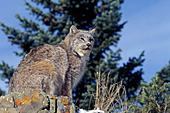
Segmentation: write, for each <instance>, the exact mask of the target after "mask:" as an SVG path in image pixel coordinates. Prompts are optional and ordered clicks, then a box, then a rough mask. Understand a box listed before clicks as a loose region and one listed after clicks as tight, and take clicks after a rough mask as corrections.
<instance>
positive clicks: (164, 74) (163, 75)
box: [157, 61, 170, 82]
mask: <svg viewBox="0 0 170 113" xmlns="http://www.w3.org/2000/svg"><path fill="white" fill-rule="evenodd" d="M157 74H158V76H159V77H160V79H161V80H162V82H170V61H169V64H168V65H167V66H165V67H164V68H162V69H161V71H159V72H157Z"/></svg>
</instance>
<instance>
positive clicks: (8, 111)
mask: <svg viewBox="0 0 170 113" xmlns="http://www.w3.org/2000/svg"><path fill="white" fill-rule="evenodd" d="M0 113H75V105H74V104H73V103H72V102H71V100H70V99H69V98H68V97H66V96H59V97H55V96H51V95H48V94H46V93H44V92H42V91H39V90H27V91H24V92H21V93H11V94H7V95H5V96H1V97H0Z"/></svg>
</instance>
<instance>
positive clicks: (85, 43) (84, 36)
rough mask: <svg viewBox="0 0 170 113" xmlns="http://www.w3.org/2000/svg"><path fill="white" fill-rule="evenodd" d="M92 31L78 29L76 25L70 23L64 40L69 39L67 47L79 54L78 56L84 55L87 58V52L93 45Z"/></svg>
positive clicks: (88, 52)
mask: <svg viewBox="0 0 170 113" xmlns="http://www.w3.org/2000/svg"><path fill="white" fill-rule="evenodd" d="M94 31H95V29H92V30H90V31H84V30H79V29H77V28H76V26H74V25H72V26H71V28H70V32H69V34H68V36H67V37H66V39H65V40H69V41H68V42H69V48H70V50H71V51H72V53H73V54H75V55H79V56H80V57H83V56H85V57H86V59H88V58H89V54H90V52H91V50H92V48H93V45H94V38H93V35H94Z"/></svg>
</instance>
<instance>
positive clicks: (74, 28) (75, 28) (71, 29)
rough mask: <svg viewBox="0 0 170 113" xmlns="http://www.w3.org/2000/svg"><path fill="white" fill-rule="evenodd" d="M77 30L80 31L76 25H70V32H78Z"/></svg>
mask: <svg viewBox="0 0 170 113" xmlns="http://www.w3.org/2000/svg"><path fill="white" fill-rule="evenodd" d="M77 31H78V29H77V27H76V26H74V25H72V26H71V27H70V33H73V34H74V33H77Z"/></svg>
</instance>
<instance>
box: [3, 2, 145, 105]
mask: <svg viewBox="0 0 170 113" xmlns="http://www.w3.org/2000/svg"><path fill="white" fill-rule="evenodd" d="M122 3H123V0H81V1H79V0H71V1H70V0H58V1H57V2H54V1H52V0H31V2H27V1H26V2H25V5H26V6H27V10H28V11H29V12H30V15H32V16H33V17H35V19H32V20H29V19H27V18H26V17H21V16H20V15H19V14H17V15H16V18H17V19H18V20H19V21H20V26H21V27H22V28H23V29H16V28H14V27H9V26H6V25H5V24H4V23H1V24H0V26H1V28H2V31H4V33H5V34H6V35H7V36H8V40H9V42H11V43H12V44H14V45H17V46H19V48H20V49H21V50H22V51H21V52H17V51H15V54H16V55H18V56H24V55H25V54H27V53H28V52H29V51H30V49H32V48H35V47H37V46H40V45H43V44H57V43H58V42H60V41H61V40H62V39H64V37H65V36H66V34H67V33H68V31H69V28H70V26H71V25H72V24H74V25H75V26H77V28H78V29H86V30H89V29H92V28H93V27H94V26H95V25H96V27H95V28H96V34H95V37H94V38H95V45H94V49H93V51H92V53H91V56H90V62H89V63H88V64H87V67H88V68H87V69H86V72H85V77H84V79H83V80H82V82H81V83H80V85H79V86H78V87H77V88H76V89H75V90H74V102H76V104H77V105H79V106H80V107H83V108H87V107H88V106H89V105H88V104H89V100H88V99H89V97H87V98H86V96H87V94H86V93H87V90H88V91H94V90H95V85H96V81H95V72H97V71H98V69H99V67H100V69H101V72H104V71H106V72H110V75H111V79H110V82H113V81H114V82H118V81H120V80H121V79H124V82H123V85H124V86H125V87H126V89H127V92H128V93H127V94H128V97H131V95H134V92H135V91H136V90H137V87H138V86H139V84H140V82H141V81H142V80H143V79H142V77H141V76H142V74H143V72H142V69H136V67H138V66H142V63H143V62H144V59H143V53H142V54H141V55H140V56H139V58H135V57H134V58H130V59H129V61H128V63H126V64H124V65H123V66H122V67H119V65H118V62H119V61H120V60H121V56H120V52H121V50H120V49H117V50H116V47H117V44H118V41H119V40H120V37H121V35H120V34H119V32H120V31H121V29H122V28H123V26H124V24H125V23H126V22H124V23H120V22H119V21H120V19H121V13H120V9H121V7H120V6H121V4H122ZM4 64H6V63H4ZM5 66H6V68H5ZM0 70H2V74H1V75H0V76H1V77H2V78H5V79H8V80H10V77H11V76H12V73H13V72H14V68H13V67H10V66H8V65H3V63H2V65H0ZM85 98H86V99H85ZM80 102H81V104H80ZM92 104H93V105H94V101H92Z"/></svg>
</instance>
